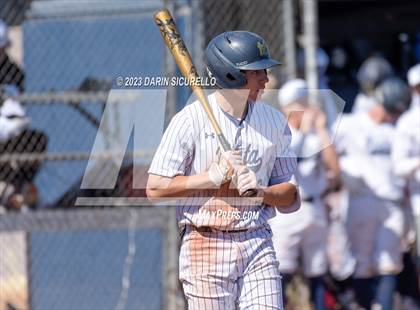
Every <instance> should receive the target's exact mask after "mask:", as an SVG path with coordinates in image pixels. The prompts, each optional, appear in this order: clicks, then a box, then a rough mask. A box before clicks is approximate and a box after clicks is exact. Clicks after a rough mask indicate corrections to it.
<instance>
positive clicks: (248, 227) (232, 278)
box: [147, 31, 300, 309]
mask: <svg viewBox="0 0 420 310" xmlns="http://www.w3.org/2000/svg"><path fill="white" fill-rule="evenodd" d="M205 61H206V68H207V72H208V74H209V75H210V76H211V77H213V78H215V79H216V81H217V89H216V90H215V91H214V92H213V93H211V94H210V95H209V96H208V101H209V103H210V106H211V109H212V111H213V113H214V116H215V118H216V120H217V122H218V124H219V125H220V128H221V131H222V133H223V135H224V136H225V137H226V140H227V142H228V143H229V146H230V149H231V151H226V152H224V151H223V150H222V149H221V147H220V144H219V142H218V140H217V138H216V135H215V134H214V132H213V128H212V126H211V124H210V122H209V120H208V117H207V115H206V113H205V112H204V109H203V108H202V107H201V105H200V102H199V101H194V102H193V103H191V104H189V105H187V106H185V107H184V108H183V109H182V110H181V111H180V112H179V113H177V114H176V115H175V116H174V117H173V119H172V120H171V122H170V124H169V125H168V128H167V129H166V131H165V133H164V135H163V138H162V141H161V143H160V145H159V147H158V149H157V151H156V153H155V156H154V158H153V161H152V163H151V166H150V169H149V179H148V184H147V195H148V197H149V199H151V200H157V199H162V198H165V197H174V196H178V197H179V196H184V197H186V199H184V200H183V201H182V203H181V204H180V205H179V206H178V207H177V220H178V224H179V227H180V229H181V232H182V245H181V249H180V259H179V270H180V280H181V282H182V284H183V289H184V293H185V296H186V299H187V301H188V307H189V309H234V308H235V307H238V308H239V309H267V308H270V309H282V307H283V305H282V292H281V291H282V289H281V277H280V273H279V269H278V263H277V260H276V257H275V252H274V248H273V244H272V241H271V236H272V233H271V229H270V227H269V225H268V224H267V220H268V219H269V218H271V217H273V216H275V214H276V209H277V210H279V211H280V212H293V211H295V210H297V209H298V208H299V205H300V199H299V192H298V187H297V185H296V183H294V181H293V174H294V171H295V169H296V158H295V156H294V154H293V152H292V151H291V149H290V148H289V145H290V139H291V136H290V130H289V128H288V126H287V122H286V119H285V118H284V117H283V115H282V114H281V113H280V112H279V111H277V110H276V109H274V108H271V107H270V106H268V105H266V104H264V103H262V102H260V101H259V97H260V95H261V93H262V92H263V90H264V88H265V84H266V83H267V82H268V78H267V71H266V69H267V68H270V67H273V66H277V65H279V64H280V63H279V62H278V61H276V60H274V59H272V58H271V57H270V55H269V51H268V47H267V45H266V43H265V41H264V40H263V38H261V37H260V36H258V35H256V34H254V33H251V32H247V31H232V32H225V33H222V34H220V35H218V36H216V37H215V38H214V39H212V40H211V41H210V43H209V44H208V46H207V48H206V50H205ZM243 93H245V94H246V95H245V96H244V97H243ZM242 99H243V100H242ZM229 180H232V182H231V185H230V187H231V188H233V189H234V192H236V193H237V195H236V196H235V197H227V198H233V200H232V199H224V197H220V194H219V192H218V190H219V188H220V187H221V186H223V185H224V184H226V183H227V182H229ZM248 189H257V190H258V194H257V197H253V198H240V197H239V194H241V193H244V192H246V191H247V190H248ZM229 193H230V192H229ZM235 199H238V200H235ZM243 199H252V201H254V203H251V204H247V203H245V202H244V201H243Z"/></svg>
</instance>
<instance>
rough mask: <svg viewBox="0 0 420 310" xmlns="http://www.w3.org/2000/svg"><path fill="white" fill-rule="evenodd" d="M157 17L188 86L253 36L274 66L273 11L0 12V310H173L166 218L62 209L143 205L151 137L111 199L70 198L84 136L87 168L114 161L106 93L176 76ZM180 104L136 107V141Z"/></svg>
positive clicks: (232, 1) (278, 35) (84, 8)
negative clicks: (232, 42)
mask: <svg viewBox="0 0 420 310" xmlns="http://www.w3.org/2000/svg"><path fill="white" fill-rule="evenodd" d="M162 7H169V8H170V9H171V10H172V12H173V13H174V16H175V18H176V21H177V25H178V27H179V28H180V30H181V33H182V34H183V38H184V40H185V42H186V45H187V46H188V48H189V49H190V53H191V54H192V56H193V58H194V62H195V64H196V65H197V67H198V69H199V71H200V72H204V70H203V54H204V49H205V46H206V45H207V43H208V41H209V40H210V39H211V38H212V37H214V36H215V35H217V34H219V33H221V32H223V31H227V30H250V31H253V32H256V33H258V34H259V35H261V36H262V37H264V38H265V39H266V40H267V43H268V44H269V46H270V52H271V54H272V56H273V57H275V58H277V59H280V60H283V59H284V53H285V48H284V43H283V42H284V40H283V37H284V36H283V27H284V23H283V15H282V14H283V13H284V12H283V2H282V1H277V0H262V1H259V2H257V1H251V0H229V1H221V0H208V1H201V0H191V1H189V0H167V1H164V0H162V1H159V0H153V1H152V0H151V1H149V0H142V1H131V0H118V1H117V0H115V1H114V0H83V1H82V0H0V19H2V20H3V21H4V22H5V25H8V35H6V37H7V40H6V41H4V40H3V39H2V38H5V36H4V35H3V36H2V34H4V33H7V32H6V30H4V29H6V28H5V27H4V26H5V25H2V26H0V46H1V47H4V48H0V50H1V51H2V54H1V55H2V58H1V60H2V62H1V64H0V66H1V68H0V78H1V80H0V86H1V107H0V232H1V233H0V279H1V283H0V308H1V307H3V308H6V309H12V308H13V307H16V308H18V309H21V308H22V309H25V308H33V309H41V308H42V309H45V308H50V309H64V308H66V309H68V308H79V309H80V308H86V309H87V308H96V309H108V308H115V309H130V308H133V307H134V308H136V309H137V308H141V307H144V308H149V309H159V308H167V309H174V307H173V305H175V304H176V303H177V302H179V303H178V305H177V306H176V307H178V306H179V307H181V308H182V301H179V300H180V299H179V298H177V297H176V296H179V295H180V291H179V290H178V289H179V288H178V283H177V281H176V273H177V271H176V269H177V268H176V260H177V255H178V254H177V252H176V249H177V240H176V236H177V234H176V233H175V231H176V228H175V219H174V218H173V211H174V209H164V208H161V209H157V210H156V209H155V208H139V209H125V208H121V209H114V210H111V209H103V208H96V209H86V210H82V209H70V208H72V207H74V205H75V201H76V199H77V198H78V197H80V196H89V197H99V198H101V197H102V198H103V197H105V198H106V197H137V196H143V197H144V190H141V188H140V190H138V189H137V190H136V189H133V178H135V176H136V175H137V178H139V179H141V180H143V182H144V180H145V178H146V175H147V173H146V172H147V166H148V164H149V163H150V160H151V157H152V155H153V153H154V148H155V147H156V143H158V142H159V139H160V135H161V132H159V131H161V130H157V129H156V130H155V132H154V135H146V134H145V135H144V136H142V137H141V138H142V139H143V140H147V141H146V142H145V144H144V145H145V147H143V148H141V149H136V150H135V152H132V150H133V144H134V143H135V142H133V138H131V140H130V142H129V145H128V148H127V150H128V151H127V152H126V154H125V155H124V159H123V164H122V165H121V167H119V168H121V169H120V172H119V174H118V178H117V182H116V185H115V187H114V188H113V189H91V190H81V189H80V184H81V182H82V178H83V175H84V173H85V170H86V167H87V165H88V161H89V158H90V157H91V155H92V154H91V150H92V147H93V145H94V143H95V141H96V139H98V136H99V137H100V139H101V143H102V144H103V145H104V146H103V149H102V153H101V154H100V156H101V158H102V159H105V161H107V162H113V160H114V159H115V156H116V155H115V154H114V149H113V148H112V146H113V141H114V140H113V139H115V137H117V139H118V138H120V135H121V128H119V126H118V124H120V123H119V122H118V121H117V120H118V119H119V113H120V112H121V110H120V109H118V106H119V105H121V104H123V103H124V102H125V101H126V99H125V98H124V97H117V99H116V100H114V102H110V94H111V93H112V92H113V91H114V90H115V89H118V90H121V87H120V85H118V79H119V78H126V77H145V76H165V75H166V76H175V75H177V74H179V73H178V72H177V70H176V67H175V65H174V62H173V59H172V56H170V55H169V53H168V51H167V49H166V47H164V45H163V43H162V40H161V37H160V34H159V32H158V30H157V28H156V26H155V25H154V21H153V18H152V16H153V13H154V12H155V11H156V10H157V9H160V8H162ZM2 27H3V28H2ZM2 29H3V30H4V31H3V32H2ZM3 43H4V45H2V44H3ZM4 51H6V53H7V55H8V60H7V63H6V61H5V60H4V59H5V55H6V54H4ZM271 74H272V76H273V77H275V78H277V80H281V76H282V72H281V71H273V72H271ZM273 87H275V85H273ZM110 90H111V92H110ZM188 95H189V89H188V88H187V87H184V88H182V87H181V88H176V89H170V88H169V89H168V95H167V99H166V103H167V105H166V111H165V102H163V108H162V106H161V105H159V106H155V107H153V110H152V111H147V110H146V109H149V108H150V106H147V105H145V108H144V109H145V110H144V111H143V113H144V114H143V117H142V119H141V122H140V125H139V128H142V129H144V130H145V131H148V132H149V131H150V129H151V128H152V129H153V128H156V124H162V125H159V126H163V123H164V121H165V118H166V122H167V121H168V119H170V117H171V116H172V115H173V113H174V112H175V111H176V110H179V109H180V108H182V107H183V106H184V104H185V102H186V100H187V98H188ZM273 98H274V97H273ZM273 98H266V99H267V100H272V101H273V102H272V103H273V104H275V102H274V100H275V99H273ZM112 104H115V107H114V108H112V109H114V110H113V111H114V112H113V113H111V114H109V115H107V114H106V113H105V111H106V109H107V106H109V105H111V106H112ZM156 111H159V112H156ZM101 125H102V127H101ZM159 126H158V127H159ZM139 131H140V130H139ZM146 138H148V139H146ZM119 151H121V150H119ZM117 156H121V154H119V155H117ZM97 170H99V172H101V167H100V166H99V167H97ZM102 170H103V169H102ZM96 172H98V171H96ZM98 175H99V174H98ZM94 176H95V177H97V175H95V174H94ZM143 187H144V183H143ZM56 208H59V209H60V210H52V209H56ZM41 211H42V212H41ZM163 258H165V259H163ZM130 266H131V267H130ZM167 270H169V273H166V271H167ZM151 271H153V272H151ZM174 275H175V277H174ZM127 277H129V280H127ZM143 297H144V298H143ZM7 303H9V305H7Z"/></svg>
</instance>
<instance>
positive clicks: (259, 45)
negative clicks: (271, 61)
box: [257, 42, 267, 56]
mask: <svg viewBox="0 0 420 310" xmlns="http://www.w3.org/2000/svg"><path fill="white" fill-rule="evenodd" d="M257 48H258V50H259V51H260V56H264V55H265V54H266V51H267V48H266V46H265V44H263V43H261V42H257Z"/></svg>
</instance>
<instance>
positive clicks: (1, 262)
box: [0, 207, 182, 309]
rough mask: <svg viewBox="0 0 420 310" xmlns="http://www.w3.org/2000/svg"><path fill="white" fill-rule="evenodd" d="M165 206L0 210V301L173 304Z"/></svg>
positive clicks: (172, 257) (172, 254) (6, 305)
mask: <svg viewBox="0 0 420 310" xmlns="http://www.w3.org/2000/svg"><path fill="white" fill-rule="evenodd" d="M173 210H174V209H173V208H164V207H161V208H153V209H151V208H112V209H106V208H104V209H101V210H98V209H83V210H82V209H80V210H66V211H44V212H34V213H32V212H28V213H16V214H8V215H7V216H2V217H0V251H1V259H0V278H1V282H0V309H163V308H165V309H175V308H176V307H178V306H177V302H178V303H179V301H177V299H179V297H178V283H177V268H176V266H177V233H176V227H175V226H176V223H175V218H174V212H173ZM169 223H170V224H169ZM180 300H181V302H182V299H180ZM181 305H182V304H181Z"/></svg>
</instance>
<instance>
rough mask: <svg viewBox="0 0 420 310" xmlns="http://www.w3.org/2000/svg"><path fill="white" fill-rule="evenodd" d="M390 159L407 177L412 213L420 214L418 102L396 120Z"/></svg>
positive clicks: (397, 170) (419, 114)
mask: <svg viewBox="0 0 420 310" xmlns="http://www.w3.org/2000/svg"><path fill="white" fill-rule="evenodd" d="M392 161H393V166H394V171H395V173H396V174H398V175H400V176H402V177H404V178H406V179H407V181H408V188H409V193H410V198H411V206H412V208H413V213H414V214H415V215H416V216H420V168H419V166H420V104H419V105H413V106H412V107H411V108H410V110H408V111H407V112H405V113H404V114H403V115H402V116H401V117H400V119H399V120H398V123H397V128H396V133H395V138H394V143H393V148H392Z"/></svg>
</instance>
